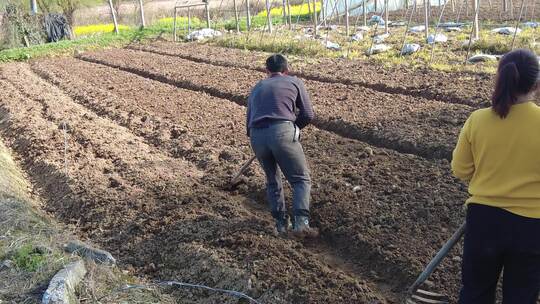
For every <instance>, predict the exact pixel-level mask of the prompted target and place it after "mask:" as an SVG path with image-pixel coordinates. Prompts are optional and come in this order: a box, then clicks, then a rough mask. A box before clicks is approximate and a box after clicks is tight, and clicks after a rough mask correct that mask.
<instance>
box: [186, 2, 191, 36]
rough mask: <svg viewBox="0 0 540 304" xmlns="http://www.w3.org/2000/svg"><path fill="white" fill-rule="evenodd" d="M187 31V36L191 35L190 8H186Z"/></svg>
mask: <svg viewBox="0 0 540 304" xmlns="http://www.w3.org/2000/svg"><path fill="white" fill-rule="evenodd" d="M187 30H188V35H190V34H191V7H188V9H187Z"/></svg>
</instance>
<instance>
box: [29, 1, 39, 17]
mask: <svg viewBox="0 0 540 304" xmlns="http://www.w3.org/2000/svg"><path fill="white" fill-rule="evenodd" d="M30 10H31V13H32V15H37V10H38V6H37V2H36V0H30Z"/></svg>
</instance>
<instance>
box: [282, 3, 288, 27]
mask: <svg viewBox="0 0 540 304" xmlns="http://www.w3.org/2000/svg"><path fill="white" fill-rule="evenodd" d="M281 2H282V3H281V5H282V7H283V14H282V15H283V23H284V24H285V25H287V2H286V1H285V0H282V1H281Z"/></svg>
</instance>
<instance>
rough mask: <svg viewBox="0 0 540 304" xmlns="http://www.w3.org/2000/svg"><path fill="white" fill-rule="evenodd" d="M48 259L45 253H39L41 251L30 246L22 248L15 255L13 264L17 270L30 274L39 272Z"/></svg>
mask: <svg viewBox="0 0 540 304" xmlns="http://www.w3.org/2000/svg"><path fill="white" fill-rule="evenodd" d="M46 259H47V258H46V256H45V254H44V253H43V252H39V250H37V249H36V248H35V247H34V246H33V245H30V244H27V245H24V246H22V247H21V248H19V249H18V250H17V251H16V252H15V254H14V255H13V262H14V263H15V265H16V266H17V268H19V269H23V270H25V271H28V272H35V271H37V270H38V269H39V268H40V267H41V265H43V263H44V262H45V260H46Z"/></svg>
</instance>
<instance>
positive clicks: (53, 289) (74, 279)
mask: <svg viewBox="0 0 540 304" xmlns="http://www.w3.org/2000/svg"><path fill="white" fill-rule="evenodd" d="M85 275H86V267H85V266H84V263H83V261H81V260H79V261H76V262H73V263H71V264H68V265H66V266H65V267H64V268H63V269H62V270H60V271H59V272H58V273H57V274H56V275H55V276H54V277H53V278H52V280H51V282H50V283H49V287H48V288H47V290H46V291H45V293H44V294H43V297H42V299H41V303H42V304H74V303H78V302H79V301H78V300H77V297H76V296H75V288H76V287H77V286H78V285H79V283H80V282H81V280H82V279H83V278H84V276H85Z"/></svg>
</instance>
